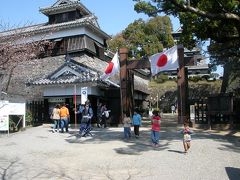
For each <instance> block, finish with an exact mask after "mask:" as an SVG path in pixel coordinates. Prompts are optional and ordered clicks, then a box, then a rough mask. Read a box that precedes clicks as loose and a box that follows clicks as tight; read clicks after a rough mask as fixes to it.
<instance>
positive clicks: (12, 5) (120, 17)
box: [0, 0, 179, 35]
mask: <svg viewBox="0 0 240 180" xmlns="http://www.w3.org/2000/svg"><path fill="white" fill-rule="evenodd" d="M56 1H57V0H9V1H7V0H2V2H1V6H0V22H1V24H9V25H10V27H19V26H23V25H26V24H38V23H43V22H47V17H46V16H45V15H43V14H41V13H40V12H39V8H40V7H41V8H42V7H49V6H51V5H52V4H54V3H55V2H56ZM80 2H81V3H83V4H84V5H85V6H86V7H87V8H88V9H89V10H90V11H91V12H93V13H94V14H95V15H96V16H97V17H98V22H99V24H100V27H101V29H102V30H103V31H105V32H106V33H107V34H109V35H115V34H117V33H119V32H121V31H122V30H124V29H125V28H126V27H127V26H128V24H130V23H131V22H133V21H134V20H136V19H139V18H143V19H144V20H146V19H148V16H146V15H144V14H138V13H136V12H135V11H134V2H133V1H132V0H81V1H80ZM171 19H172V20H173V21H172V23H173V28H174V30H176V29H177V28H178V27H179V22H178V19H176V18H171Z"/></svg>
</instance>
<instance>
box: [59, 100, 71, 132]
mask: <svg viewBox="0 0 240 180" xmlns="http://www.w3.org/2000/svg"><path fill="white" fill-rule="evenodd" d="M60 118H61V133H63V132H64V131H63V128H64V127H65V129H66V132H68V123H69V110H68V108H67V107H66V104H65V103H63V104H62V107H61V109H60Z"/></svg>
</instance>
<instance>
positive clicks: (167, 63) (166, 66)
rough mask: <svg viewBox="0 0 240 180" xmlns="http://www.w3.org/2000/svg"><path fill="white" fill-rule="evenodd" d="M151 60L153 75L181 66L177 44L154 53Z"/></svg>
mask: <svg viewBox="0 0 240 180" xmlns="http://www.w3.org/2000/svg"><path fill="white" fill-rule="evenodd" d="M149 60H150V64H151V72H152V76H154V75H156V74H158V73H159V72H161V71H169V70H176V69H177V68H178V67H179V65H178V53H177V46H173V47H172V48H170V49H168V50H166V51H164V52H161V53H157V54H154V55H152V56H151V57H150V58H149Z"/></svg>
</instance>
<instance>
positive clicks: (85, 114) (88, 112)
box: [79, 102, 93, 134]
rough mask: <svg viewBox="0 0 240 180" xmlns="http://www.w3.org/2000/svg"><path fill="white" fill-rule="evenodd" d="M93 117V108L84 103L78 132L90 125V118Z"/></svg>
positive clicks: (80, 132)
mask: <svg viewBox="0 0 240 180" xmlns="http://www.w3.org/2000/svg"><path fill="white" fill-rule="evenodd" d="M92 117H93V110H92V107H91V106H90V104H89V103H87V102H86V103H85V106H84V109H83V110H82V120H81V124H80V128H79V134H82V132H83V130H84V129H86V128H87V127H89V126H90V125H91V119H92Z"/></svg>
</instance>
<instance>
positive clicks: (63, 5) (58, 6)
mask: <svg viewBox="0 0 240 180" xmlns="http://www.w3.org/2000/svg"><path fill="white" fill-rule="evenodd" d="M72 8H75V9H76V8H77V9H81V11H82V12H83V13H84V14H86V15H87V14H92V13H91V12H90V11H89V10H88V9H87V8H86V7H85V6H84V5H83V4H82V3H81V2H79V1H70V0H65V1H63V0H60V1H57V2H56V3H54V4H53V5H52V6H51V7H46V8H40V12H42V13H43V14H46V15H48V14H53V13H54V12H60V11H64V10H68V9H72Z"/></svg>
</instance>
